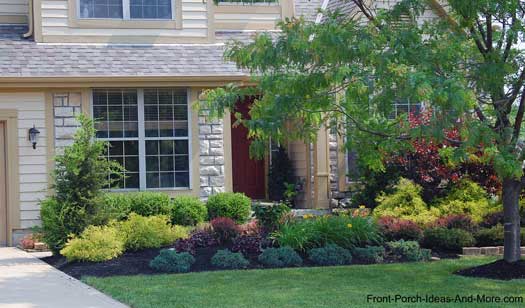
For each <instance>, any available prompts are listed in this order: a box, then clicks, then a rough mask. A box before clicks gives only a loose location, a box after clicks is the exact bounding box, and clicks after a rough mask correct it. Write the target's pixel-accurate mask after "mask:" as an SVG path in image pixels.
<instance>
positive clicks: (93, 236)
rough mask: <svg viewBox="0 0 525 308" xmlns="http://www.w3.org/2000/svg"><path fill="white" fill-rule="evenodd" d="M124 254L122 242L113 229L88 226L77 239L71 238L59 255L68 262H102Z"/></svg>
mask: <svg viewBox="0 0 525 308" xmlns="http://www.w3.org/2000/svg"><path fill="white" fill-rule="evenodd" d="M123 252H124V242H123V241H122V238H121V237H120V235H119V234H118V231H117V229H116V228H115V227H110V226H102V227H97V226H89V227H87V228H86V229H85V230H84V231H83V232H82V233H81V234H80V236H78V237H74V238H71V239H70V240H69V241H68V242H67V243H66V245H65V247H64V248H62V250H60V254H62V255H63V256H64V257H66V259H67V260H68V261H69V262H72V261H91V262H102V261H108V260H111V259H114V258H116V257H118V256H120V255H121V254H122V253H123Z"/></svg>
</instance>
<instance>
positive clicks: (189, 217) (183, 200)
mask: <svg viewBox="0 0 525 308" xmlns="http://www.w3.org/2000/svg"><path fill="white" fill-rule="evenodd" d="M207 217H208V209H207V208H206V205H204V203H203V202H202V201H200V200H199V198H196V197H191V196H177V197H175V198H174V199H173V201H172V208H171V223H172V224H174V225H182V226H195V225H196V224H198V223H201V222H204V221H205V220H206V218H207Z"/></svg>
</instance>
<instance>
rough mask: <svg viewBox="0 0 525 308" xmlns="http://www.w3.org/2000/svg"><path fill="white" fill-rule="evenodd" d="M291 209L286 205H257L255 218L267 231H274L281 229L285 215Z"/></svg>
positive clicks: (254, 210)
mask: <svg viewBox="0 0 525 308" xmlns="http://www.w3.org/2000/svg"><path fill="white" fill-rule="evenodd" d="M290 211H291V209H290V208H289V207H288V206H287V205H286V204H284V203H276V204H273V205H270V206H266V205H261V204H257V205H255V206H254V208H253V212H254V213H255V217H256V218H257V220H258V221H259V222H260V224H261V226H262V227H263V228H265V229H266V231H274V230H277V229H278V228H279V225H280V222H281V220H282V218H283V216H284V215H286V214H287V213H289V212H290Z"/></svg>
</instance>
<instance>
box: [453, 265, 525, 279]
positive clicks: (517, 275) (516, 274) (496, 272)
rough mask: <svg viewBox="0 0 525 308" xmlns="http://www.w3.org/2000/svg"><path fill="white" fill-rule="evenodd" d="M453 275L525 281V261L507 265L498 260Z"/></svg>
mask: <svg viewBox="0 0 525 308" xmlns="http://www.w3.org/2000/svg"><path fill="white" fill-rule="evenodd" d="M455 274H457V275H461V276H467V277H477V278H490V279H498V280H511V279H525V261H524V260H522V261H519V262H516V263H507V262H505V261H504V260H498V261H496V262H492V263H489V264H484V265H480V266H476V267H471V268H466V269H462V270H459V271H457V272H455Z"/></svg>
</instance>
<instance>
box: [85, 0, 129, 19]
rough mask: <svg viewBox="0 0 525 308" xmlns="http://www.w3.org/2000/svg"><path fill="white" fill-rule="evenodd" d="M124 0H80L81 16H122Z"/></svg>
mask: <svg viewBox="0 0 525 308" xmlns="http://www.w3.org/2000/svg"><path fill="white" fill-rule="evenodd" d="M122 16H123V15H122V0H80V17H81V18H122Z"/></svg>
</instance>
